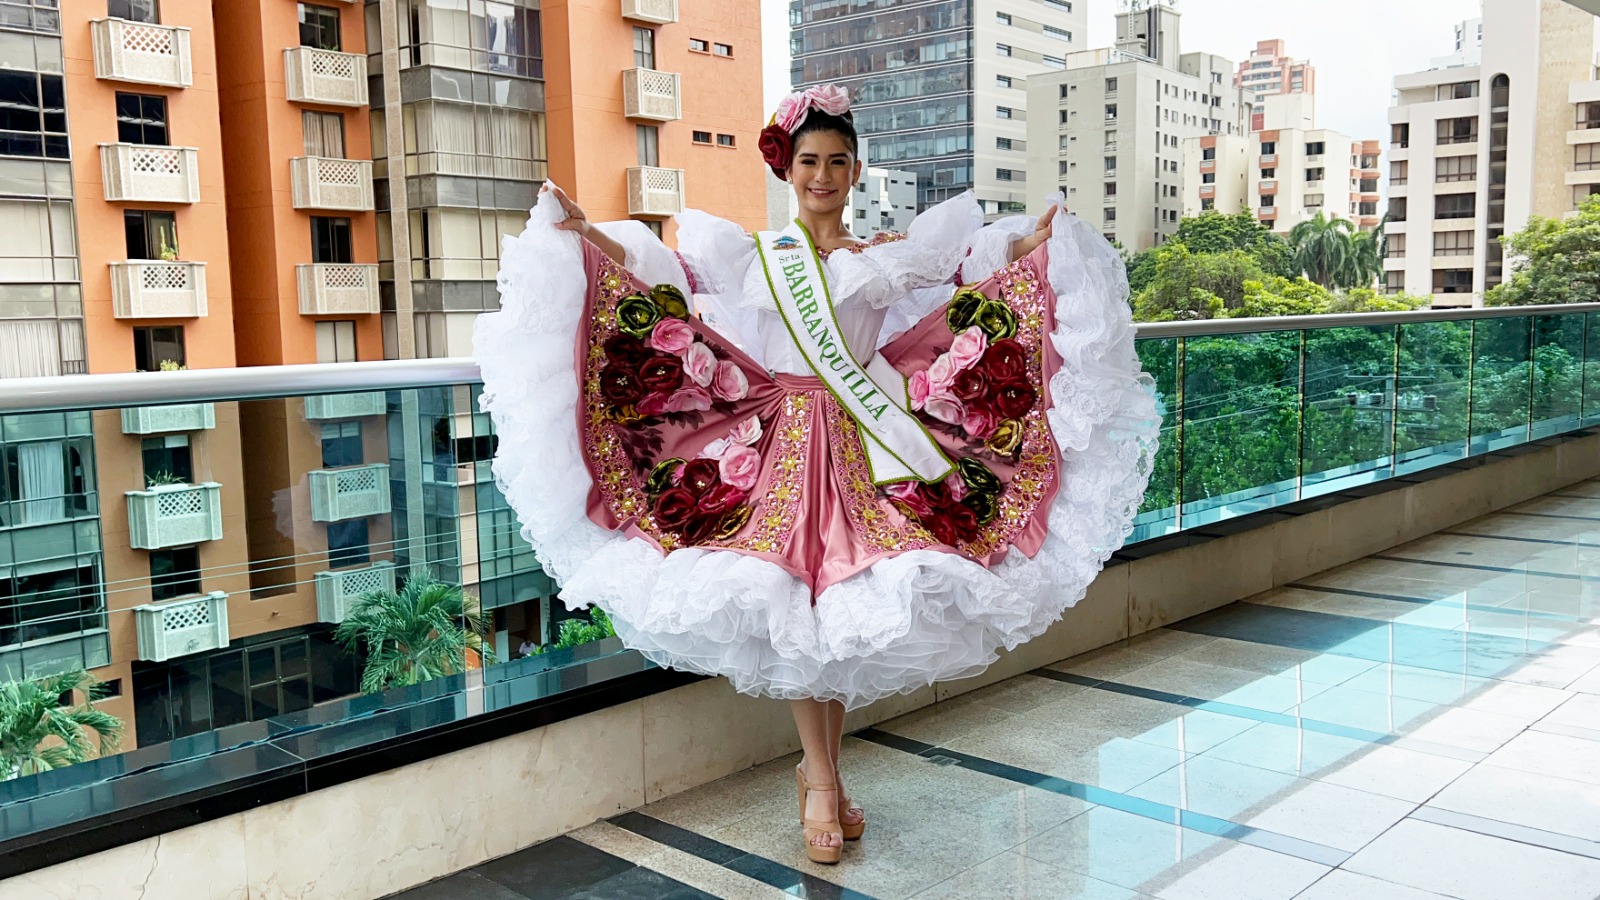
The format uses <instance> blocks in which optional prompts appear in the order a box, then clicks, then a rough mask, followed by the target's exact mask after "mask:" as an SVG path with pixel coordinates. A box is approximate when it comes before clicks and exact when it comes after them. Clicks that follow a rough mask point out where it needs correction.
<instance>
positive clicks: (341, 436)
mask: <svg viewBox="0 0 1600 900" xmlns="http://www.w3.org/2000/svg"><path fill="white" fill-rule="evenodd" d="M365 461H366V459H365V457H363V456H362V454H361V423H360V422H338V423H334V424H331V425H324V426H322V467H323V468H324V469H342V468H344V467H345V466H359V465H361V464H362V463H363V462H365Z"/></svg>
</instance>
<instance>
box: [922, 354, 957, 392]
mask: <svg viewBox="0 0 1600 900" xmlns="http://www.w3.org/2000/svg"><path fill="white" fill-rule="evenodd" d="M960 374H961V370H960V369H959V368H957V367H956V361H955V360H954V359H952V358H951V356H950V354H948V353H945V354H943V355H941V356H940V357H939V358H938V359H936V360H934V361H933V365H931V366H929V367H928V392H929V393H930V394H945V393H949V391H950V386H951V385H952V384H955V382H956V376H957V375H960Z"/></svg>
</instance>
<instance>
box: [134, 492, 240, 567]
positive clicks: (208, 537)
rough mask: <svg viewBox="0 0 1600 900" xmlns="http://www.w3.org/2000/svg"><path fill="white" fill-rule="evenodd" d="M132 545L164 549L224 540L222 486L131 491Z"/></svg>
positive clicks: (144, 548) (143, 548) (136, 547)
mask: <svg viewBox="0 0 1600 900" xmlns="http://www.w3.org/2000/svg"><path fill="white" fill-rule="evenodd" d="M125 496H127V498H128V544H129V546H131V547H133V548H135V549H137V550H161V549H163V548H166V547H182V546H184V545H185V544H198V543H200V542H202V541H214V540H217V539H218V538H220V537H222V485H220V484H217V483H216V482H214V481H208V482H206V483H204V484H173V485H162V486H160V487H154V488H151V489H149V490H147V491H128V493H127V494H126V495H125Z"/></svg>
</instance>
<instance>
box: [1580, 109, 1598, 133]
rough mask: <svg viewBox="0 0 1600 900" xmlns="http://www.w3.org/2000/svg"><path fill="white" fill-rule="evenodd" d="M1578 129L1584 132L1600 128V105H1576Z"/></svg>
mask: <svg viewBox="0 0 1600 900" xmlns="http://www.w3.org/2000/svg"><path fill="white" fill-rule="evenodd" d="M1578 128H1579V129H1582V130H1585V131H1587V130H1589V129H1591V128H1600V103H1579V104H1578Z"/></svg>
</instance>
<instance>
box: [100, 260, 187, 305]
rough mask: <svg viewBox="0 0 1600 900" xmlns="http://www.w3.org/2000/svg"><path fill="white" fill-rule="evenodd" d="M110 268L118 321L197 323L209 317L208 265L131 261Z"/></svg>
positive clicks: (112, 301)
mask: <svg viewBox="0 0 1600 900" xmlns="http://www.w3.org/2000/svg"><path fill="white" fill-rule="evenodd" d="M110 268H111V314H112V315H113V316H115V317H116V318H118V319H194V318H199V317H201V316H204V315H205V314H206V264H205V263H202V262H166V261H164V260H155V259H130V260H128V261H127V262H114V263H111V264H110Z"/></svg>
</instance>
